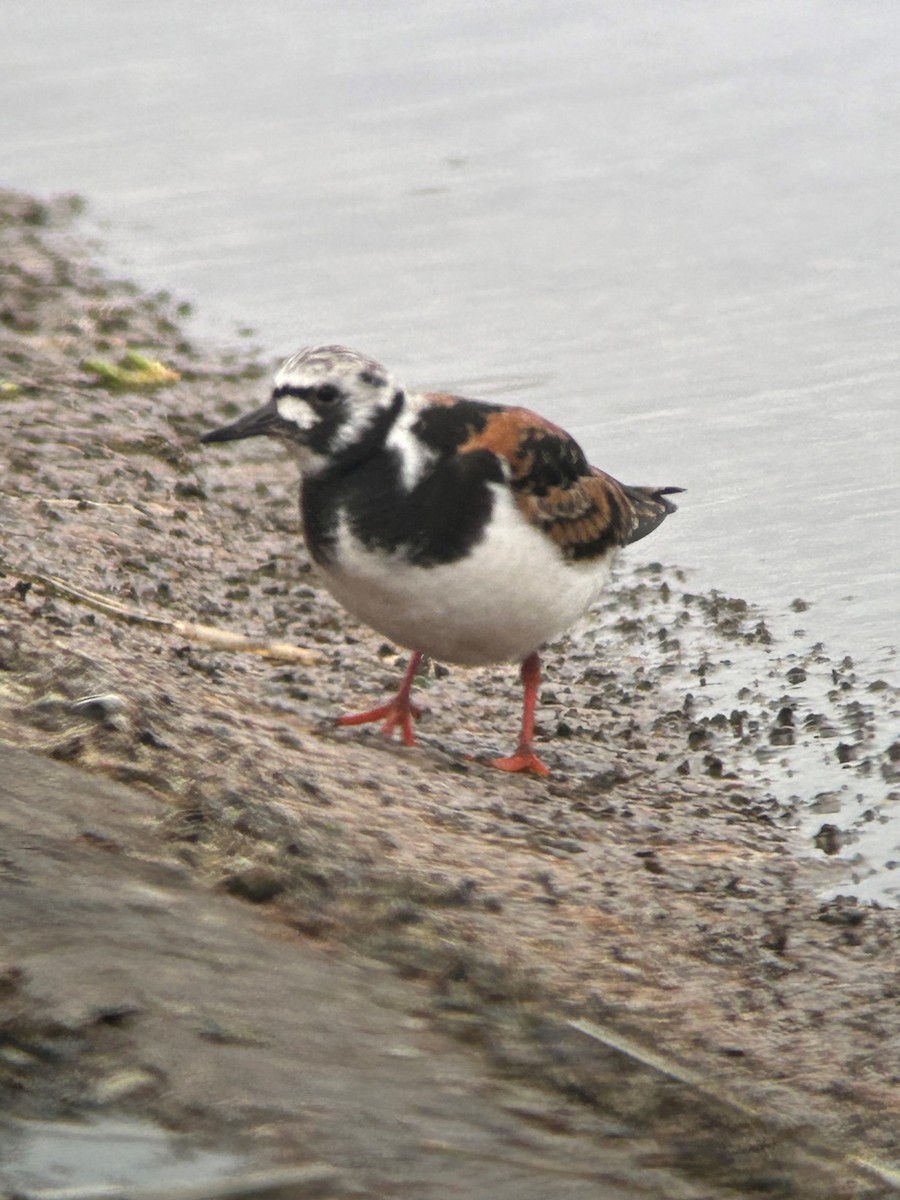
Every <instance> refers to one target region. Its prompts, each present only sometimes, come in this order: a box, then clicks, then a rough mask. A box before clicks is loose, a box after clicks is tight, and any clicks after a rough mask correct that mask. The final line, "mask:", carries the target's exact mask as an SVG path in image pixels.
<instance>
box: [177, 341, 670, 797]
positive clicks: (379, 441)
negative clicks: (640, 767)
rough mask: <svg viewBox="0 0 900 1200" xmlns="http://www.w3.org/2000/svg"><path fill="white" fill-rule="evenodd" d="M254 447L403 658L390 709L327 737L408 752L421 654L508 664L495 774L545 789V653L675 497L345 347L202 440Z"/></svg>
mask: <svg viewBox="0 0 900 1200" xmlns="http://www.w3.org/2000/svg"><path fill="white" fill-rule="evenodd" d="M261 435H262V436H266V437H270V438H274V439H275V440H276V441H278V442H280V443H281V444H282V445H283V446H284V447H286V449H287V450H288V451H289V453H290V455H291V456H292V457H293V458H294V459H295V460H296V462H297V464H298V466H299V468H300V474H301V495H300V499H301V511H302V518H303V532H304V537H305V540H306V546H307V549H308V551H309V554H310V556H311V558H312V559H313V561H314V563H315V564H316V566H317V568H318V570H319V574H320V575H321V578H322V580H323V582H324V584H325V586H326V587H327V588H328V590H329V591H330V592H331V594H332V595H333V596H335V597H336V599H337V600H338V601H340V603H341V604H342V605H343V606H344V608H346V609H347V611H348V612H349V613H351V614H352V615H353V616H354V617H356V618H357V619H358V620H360V621H362V622H364V623H365V624H366V625H369V626H371V628H372V629H374V630H377V631H378V633H380V634H382V635H383V636H384V637H386V638H388V639H390V640H391V641H392V642H396V643H397V644H399V645H401V646H404V647H407V648H408V649H410V650H411V651H412V657H411V659H410V662H409V666H408V667H407V670H406V674H405V675H404V677H403V681H402V683H401V685H400V687H399V690H398V691H397V694H396V695H395V696H394V697H393V698H392V699H390V700H389V701H388V702H387V703H385V704H379V705H377V706H376V707H374V708H371V709H368V710H366V711H365V712H359V713H352V714H348V715H346V716H342V717H339V718H338V719H337V723H338V724H339V725H359V724H363V723H365V722H369V721H380V722H381V723H382V732H383V733H384V734H385V735H387V736H391V735H392V734H393V732H394V731H395V730H399V732H400V736H401V738H402V741H403V742H404V744H406V745H407V746H412V745H414V744H415V733H414V728H413V725H414V721H415V718H416V717H417V716H419V715H420V712H421V710H420V709H419V707H418V706H417V705H416V704H414V703H413V701H412V698H411V692H412V687H413V680H414V677H415V674H416V668H417V667H418V665H419V663H420V661H421V659H422V657H423V656H424V655H427V656H429V657H431V658H434V659H438V660H440V661H443V662H448V663H458V664H460V665H462V666H479V665H483V664H487V663H502V662H514V663H519V664H521V672H520V673H521V681H522V686H523V689H524V703H523V714H522V726H521V734H520V737H519V742H518V745H517V747H516V749H515V751H514V752H513V753H512V754H511V755H509V756H507V757H502V758H495V759H493V760H492V764H493V766H495V767H499V768H500V769H501V770H504V771H526V772H532V773H534V774H537V775H545V774H547V773H548V772H547V767H546V766H545V764H544V763H543V762H542V761H541V759H540V758H539V757H538V755H537V753H536V752H535V750H534V746H533V738H534V716H535V706H536V703H537V698H538V687H539V684H540V678H541V662H540V648H541V646H542V645H544V643H546V642H549V641H552V640H553V639H555V638H557V637H558V636H559V635H560V634H562V633H564V632H565V630H567V629H568V628H569V627H570V626H571V625H572V624H573V623H574V622H575V621H577V620H578V619H579V618H580V617H582V616H583V615H584V614H585V613H586V612H587V610H588V609H589V608H590V606H591V605H592V604H593V603H594V602H595V601H596V600H597V598H598V596H599V595H600V592H601V591H602V588H603V585H604V582H605V580H606V578H607V575H608V570H609V564H610V560H611V559H612V557H613V556H614V554H615V553H616V551H617V550H618V549H619V548H620V547H622V546H626V545H629V544H630V543H631V542H636V541H638V540H639V539H640V538H643V537H646V536H647V534H648V533H652V531H653V530H654V529H656V527H657V526H658V525H659V524H660V522H661V521H662V520H664V518H665V517H666V516H667V515H668V514H669V513H671V512H673V511H674V510H675V505H674V504H673V503H672V502H671V501H670V500H669V499H667V497H668V496H670V495H672V494H673V493H675V492H680V491H682V490H683V489H682V488H678V487H635V486H630V485H628V484H623V483H619V482H618V480H616V479H613V477H612V476H611V475H607V474H606V473H605V472H603V471H601V470H599V469H598V468H597V467H592V466H590V464H589V463H588V460H587V458H586V457H585V455H584V452H583V451H582V449H581V447H580V446H579V445H578V443H577V442H576V441H575V440H574V439H573V438H572V437H570V435H569V434H567V433H566V432H565V431H564V430H562V429H560V428H559V427H558V426H556V425H554V424H552V423H551V422H550V421H548V420H546V419H545V418H544V417H540V416H538V415H537V414H536V413H533V412H530V411H529V410H528V409H525V408H518V407H508V406H505V405H500V404H489V403H485V402H484V401H481V400H467V399H464V398H462V397H459V396H453V395H447V394H445V393H443V392H427V393H415V392H410V391H407V390H406V388H404V387H403V386H402V385H401V384H399V383H398V382H397V381H396V380H395V379H394V378H393V377H392V376H391V375H390V374H389V373H388V371H386V370H385V368H384V367H382V366H381V365H380V364H379V363H377V362H375V361H374V360H373V359H371V358H367V357H366V356H365V355H363V354H358V353H357V352H356V351H353V350H348V349H346V348H345V347H343V346H315V347H312V348H310V349H306V350H302V351H300V353H299V354H296V355H294V356H293V357H292V358H289V359H288V360H287V361H286V362H285V363H284V364H283V366H282V367H281V368H280V369H279V370H278V372H277V373H276V375H275V380H274V388H273V390H272V394H271V398H270V399H269V401H268V403H267V404H265V405H263V407H262V408H260V409H258V410H257V411H255V412H251V413H248V414H247V415H246V416H243V417H241V418H240V419H239V420H237V421H234V422H233V423H232V424H230V425H226V426H224V427H223V428H221V429H215V430H213V431H212V432H210V433H207V434H205V435H204V436H203V438H202V439H201V440H202V441H203V442H205V443H211V442H230V441H235V440H237V439H240V438H249V437H258V436H261Z"/></svg>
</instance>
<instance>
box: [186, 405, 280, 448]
mask: <svg viewBox="0 0 900 1200" xmlns="http://www.w3.org/2000/svg"><path fill="white" fill-rule="evenodd" d="M282 423H283V422H282V419H281V417H279V415H278V409H277V408H276V406H275V401H274V400H270V401H269V403H268V404H264V405H263V406H262V408H258V409H257V410H256V412H251V413H247V414H246V416H243V417H238V419H237V420H236V421H232V423H231V424H230V425H223V426H222V428H221V429H211V430H210V431H209V433H204V434H203V436H202V437H201V439H200V441H201V442H203V443H209V442H236V441H238V440H239V439H240V438H249V437H260V436H262V435H264V434H268V435H270V436H271V435H272V434H274V433H275V432H276V430H277V428H278V426H279V425H281V424H282Z"/></svg>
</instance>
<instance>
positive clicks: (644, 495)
mask: <svg viewBox="0 0 900 1200" xmlns="http://www.w3.org/2000/svg"><path fill="white" fill-rule="evenodd" d="M622 490H623V491H624V492H625V495H626V496H627V497H628V499H629V500H630V501H631V503H632V505H633V508H634V524H633V525H632V528H631V533H630V534H629V536H628V538H627V539H626V542H625V545H626V546H628V545H630V544H631V543H632V542H639V541H640V540H641V538H644V537H646V536H647V534H648V533H652V532H653V530H654V529H655V528H656V527H657V525H661V524H662V522H663V521H664V520H665V519H666V517H667V516H668V515H669V513H673V512H675V510H676V506H675V505H674V504H673V503H672V501H671V500H667V499H666V497H667V496H673V495H675V494H676V493H677V492H683V491H684V488H680V487H634V486H631V485H629V484H623V485H622Z"/></svg>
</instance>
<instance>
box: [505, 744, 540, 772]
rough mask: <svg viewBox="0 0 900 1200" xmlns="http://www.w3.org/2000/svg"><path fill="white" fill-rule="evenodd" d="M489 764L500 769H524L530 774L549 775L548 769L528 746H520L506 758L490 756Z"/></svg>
mask: <svg viewBox="0 0 900 1200" xmlns="http://www.w3.org/2000/svg"><path fill="white" fill-rule="evenodd" d="M491 766H492V767H496V768H497V769H498V770H500V771H526V772H530V773H531V774H532V775H549V774H550V770H549V768H548V767H546V766H545V765H544V763H542V762H541V760H540V759H539V758H538V756H537V755H536V754H535V752H534V751H533V750H532V749H531V747H530V746H520V747H519V748H518V750H517V751H516V752H515V754H510V755H509V757H508V758H492V759H491Z"/></svg>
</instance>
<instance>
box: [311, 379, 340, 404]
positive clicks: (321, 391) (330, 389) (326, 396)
mask: <svg viewBox="0 0 900 1200" xmlns="http://www.w3.org/2000/svg"><path fill="white" fill-rule="evenodd" d="M340 398H341V389H340V388H337V387H335V386H334V384H333V383H323V384H322V386H321V387H320V388H316V400H318V402H319V403H320V404H334V402H335V400H340Z"/></svg>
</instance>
